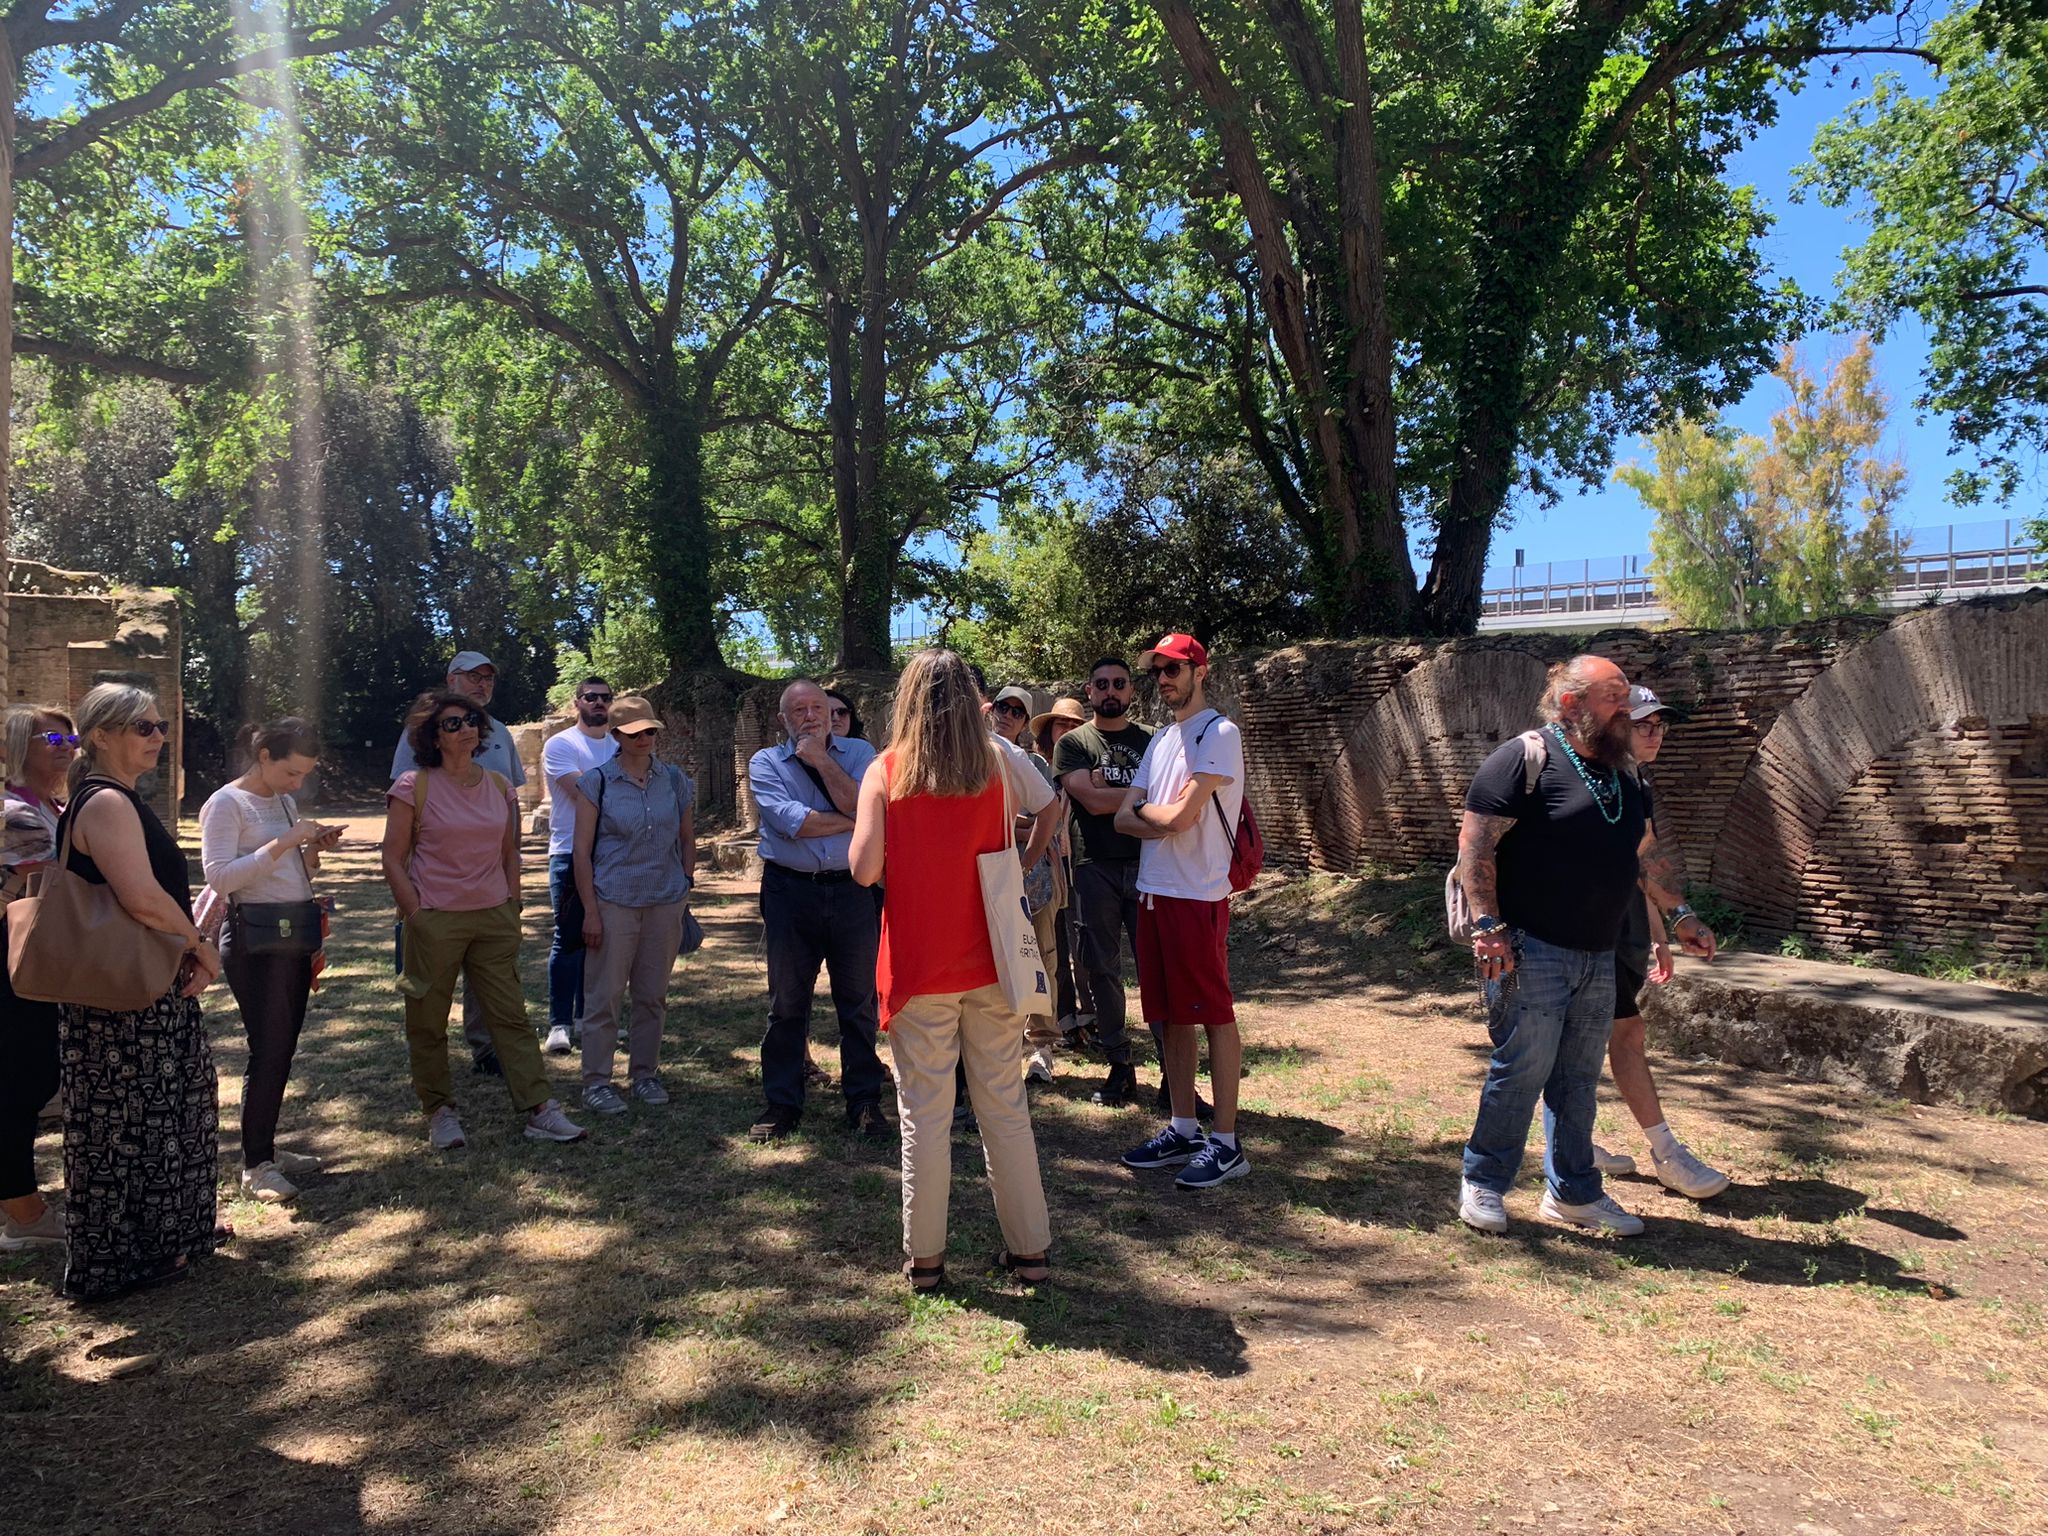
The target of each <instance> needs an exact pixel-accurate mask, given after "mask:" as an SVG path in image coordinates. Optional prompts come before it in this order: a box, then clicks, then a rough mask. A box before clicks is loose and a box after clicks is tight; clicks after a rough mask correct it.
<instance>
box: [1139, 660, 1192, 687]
mask: <svg viewBox="0 0 2048 1536" xmlns="http://www.w3.org/2000/svg"><path fill="white" fill-rule="evenodd" d="M1186 665H1187V663H1185V662H1180V661H1161V662H1156V663H1154V664H1153V665H1152V666H1149V667H1147V668H1146V669H1145V672H1146V675H1147V676H1149V677H1150V678H1151V679H1152V681H1153V682H1155V683H1156V682H1158V681H1159V679H1160V678H1162V677H1179V676H1180V674H1181V670H1182V668H1184V667H1185V666H1186Z"/></svg>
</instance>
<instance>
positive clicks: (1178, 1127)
mask: <svg viewBox="0 0 2048 1536" xmlns="http://www.w3.org/2000/svg"><path fill="white" fill-rule="evenodd" d="M1166 1123H1167V1124H1168V1125H1169V1126H1171V1127H1172V1128H1173V1132H1174V1134H1175V1135H1177V1136H1185V1137H1187V1138H1188V1140H1190V1141H1193V1140H1194V1139H1195V1138H1197V1137H1198V1136H1200V1135H1201V1134H1202V1128H1201V1127H1200V1126H1199V1125H1197V1124H1196V1123H1195V1122H1194V1120H1193V1119H1192V1118H1189V1119H1186V1120H1183V1119H1181V1117H1180V1116H1179V1115H1175V1116H1174V1117H1173V1118H1172V1119H1171V1120H1169V1121H1167V1122H1166Z"/></svg>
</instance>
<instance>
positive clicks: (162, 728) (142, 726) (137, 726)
mask: <svg viewBox="0 0 2048 1536" xmlns="http://www.w3.org/2000/svg"><path fill="white" fill-rule="evenodd" d="M130 728H131V729H132V730H133V731H134V732H135V734H136V735H138V736H140V737H141V738H142V739H143V740H144V741H147V740H149V738H150V737H152V736H161V737H163V738H164V739H165V740H167V741H168V740H169V739H170V735H171V722H170V721H168V720H137V721H134V722H133V723H132V725H131V727H130ZM71 739H72V740H73V741H76V740H77V739H78V738H77V737H75V736H74V737H72V738H71Z"/></svg>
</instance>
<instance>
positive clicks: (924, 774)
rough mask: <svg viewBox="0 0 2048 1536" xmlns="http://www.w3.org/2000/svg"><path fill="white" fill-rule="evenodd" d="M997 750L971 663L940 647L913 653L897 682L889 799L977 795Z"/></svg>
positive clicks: (891, 745) (992, 766)
mask: <svg viewBox="0 0 2048 1536" xmlns="http://www.w3.org/2000/svg"><path fill="white" fill-rule="evenodd" d="M998 750H999V749H998V748H997V746H996V745H995V743H994V741H992V740H991V739H990V737H989V734H988V725H987V723H986V722H985V721H984V720H983V719H982V717H981V690H980V689H979V688H977V687H975V685H974V674H973V673H972V672H969V671H968V670H967V663H966V662H964V661H962V660H961V659H960V658H959V656H958V655H956V654H955V653H954V652H952V651H947V650H940V649H939V648H937V647H936V646H935V647H933V648H931V649H930V650H923V651H919V652H918V653H917V654H916V655H914V656H912V657H911V658H910V662H909V664H908V665H907V666H905V667H904V669H903V675H902V676H901V677H899V678H898V679H897V680H896V714H895V719H894V722H893V723H892V724H891V726H890V728H889V752H890V758H891V771H890V774H889V798H890V799H891V800H901V799H903V798H905V797H906V796H908V795H978V794H980V793H981V792H982V791H983V790H984V789H986V788H988V778H989V774H990V773H991V772H993V771H994V768H995V754H996V752H997V751H998Z"/></svg>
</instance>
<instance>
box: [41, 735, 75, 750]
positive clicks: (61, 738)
mask: <svg viewBox="0 0 2048 1536" xmlns="http://www.w3.org/2000/svg"><path fill="white" fill-rule="evenodd" d="M36 735H37V736H38V737H39V738H41V739H42V740H44V741H47V742H48V743H49V744H50V745H51V746H53V747H75V746H77V745H78V738H77V737H76V736H66V735H65V734H64V733H63V732H62V731H38V732H36Z"/></svg>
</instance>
